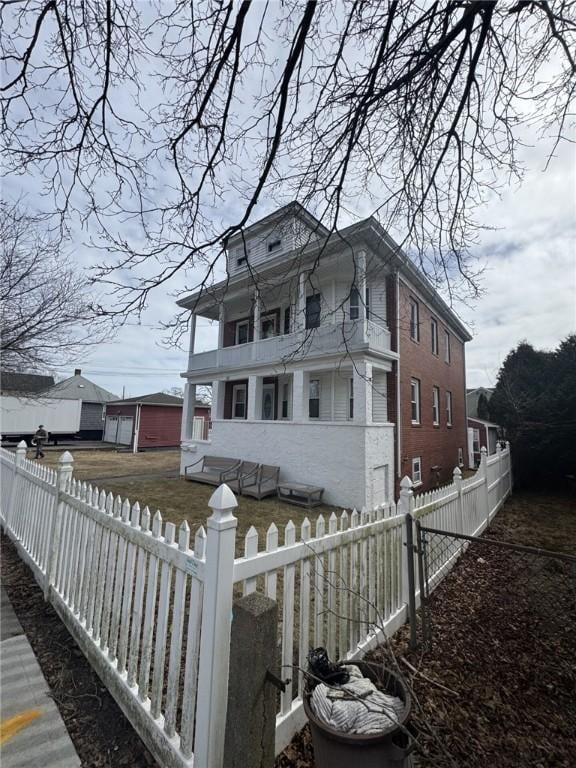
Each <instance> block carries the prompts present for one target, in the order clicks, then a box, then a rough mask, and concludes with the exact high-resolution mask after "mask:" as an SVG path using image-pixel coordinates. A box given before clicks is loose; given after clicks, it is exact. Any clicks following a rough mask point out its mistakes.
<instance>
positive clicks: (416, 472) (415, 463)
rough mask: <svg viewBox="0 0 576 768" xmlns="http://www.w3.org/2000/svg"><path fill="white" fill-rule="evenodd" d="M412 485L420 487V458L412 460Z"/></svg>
mask: <svg viewBox="0 0 576 768" xmlns="http://www.w3.org/2000/svg"><path fill="white" fill-rule="evenodd" d="M412 485H422V458H421V457H420V456H416V457H415V458H413V459H412Z"/></svg>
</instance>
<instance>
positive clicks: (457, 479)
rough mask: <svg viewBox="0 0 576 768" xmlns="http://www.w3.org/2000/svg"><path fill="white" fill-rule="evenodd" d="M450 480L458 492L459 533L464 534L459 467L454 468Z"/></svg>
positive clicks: (462, 494) (462, 493) (460, 472)
mask: <svg viewBox="0 0 576 768" xmlns="http://www.w3.org/2000/svg"><path fill="white" fill-rule="evenodd" d="M452 479H453V481H454V485H455V487H456V491H457V492H458V520H459V522H460V533H465V532H466V531H465V530H464V525H465V520H464V492H463V491H462V471H461V469H460V467H454V472H453V473H452Z"/></svg>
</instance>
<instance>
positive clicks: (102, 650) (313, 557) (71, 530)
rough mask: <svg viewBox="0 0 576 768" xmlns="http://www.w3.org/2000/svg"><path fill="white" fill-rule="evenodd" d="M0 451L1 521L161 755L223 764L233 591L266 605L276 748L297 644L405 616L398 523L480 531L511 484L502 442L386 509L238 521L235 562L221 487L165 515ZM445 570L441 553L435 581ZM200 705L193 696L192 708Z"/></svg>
mask: <svg viewBox="0 0 576 768" xmlns="http://www.w3.org/2000/svg"><path fill="white" fill-rule="evenodd" d="M72 462H73V459H72V456H70V454H68V453H65V454H64V455H63V456H62V457H61V458H60V464H59V470H58V472H54V471H52V470H50V469H47V468H46V467H43V466H42V465H39V464H37V463H35V462H32V461H29V460H27V459H26V458H25V448H23V447H19V450H18V451H17V454H14V453H11V452H9V451H7V450H5V449H0V466H1V478H0V479H1V482H2V488H1V494H0V519H1V522H2V526H3V528H4V530H5V531H6V532H7V533H8V535H9V536H10V537H11V538H12V540H13V541H14V542H15V544H16V546H17V548H18V551H19V553H20V555H21V557H22V558H23V560H24V561H25V562H26V563H27V564H28V565H29V567H30V568H31V569H32V571H33V573H34V575H35V577H36V579H37V581H38V583H39V584H40V586H41V587H42V588H43V590H44V593H45V596H46V599H47V600H49V601H50V602H51V603H52V604H53V605H54V607H55V609H56V610H57V612H58V614H59V615H60V617H61V619H62V621H63V622H64V623H65V625H66V626H67V628H68V629H69V631H70V632H71V634H72V635H73V637H74V638H75V640H76V642H77V643H78V645H79V646H80V647H81V648H82V650H83V652H84V653H85V655H86V656H87V658H88V660H89V661H90V663H91V664H92V665H93V667H94V668H95V669H96V671H97V672H98V674H99V675H100V677H101V678H102V680H103V681H104V683H105V684H106V686H107V687H108V689H109V690H110V692H111V694H112V695H113V696H114V698H115V699H116V701H117V702H118V704H119V705H120V706H121V708H122V709H123V711H124V712H125V714H126V715H127V717H128V718H129V720H130V721H131V722H132V724H133V725H134V727H135V729H136V730H137V731H138V733H139V734H140V736H141V738H142V739H143V740H144V741H145V743H146V744H147V745H148V747H149V748H150V750H151V751H152V753H153V754H154V755H155V757H156V759H157V760H158V761H159V763H160V764H161V765H164V766H177V767H178V768H184V766H187V767H191V766H192V764H194V765H195V766H196V768H221V766H222V760H223V750H224V731H225V729H224V723H225V722H226V707H227V690H228V663H229V654H230V625H231V613H232V601H233V597H234V595H238V594H242V593H243V594H248V593H250V592H253V591H255V590H261V591H263V592H264V593H265V594H267V595H268V596H269V597H271V598H272V599H274V600H276V601H277V602H278V607H279V636H280V638H281V664H282V677H283V678H284V679H286V680H289V681H290V682H289V683H288V684H287V686H286V690H285V692H284V693H282V695H281V696H280V702H279V711H278V714H277V721H276V724H277V725H276V750H277V752H278V751H280V750H281V749H283V748H284V746H286V744H287V743H288V742H289V741H290V739H291V738H292V736H293V734H294V733H295V732H296V731H297V730H298V729H299V728H300V727H301V726H302V725H303V724H304V721H305V718H304V711H303V706H302V690H303V676H302V671H301V670H302V669H303V668H305V665H306V664H305V659H306V654H307V652H308V650H309V648H311V647H315V646H325V647H326V648H327V649H328V652H329V654H330V656H331V657H333V658H349V659H352V658H358V657H360V656H362V655H363V654H364V653H365V652H366V651H367V650H368V649H370V648H371V647H373V646H375V645H376V644H377V643H378V642H379V641H380V640H381V639H382V638H383V637H384V635H386V636H389V635H391V634H392V633H393V632H394V631H395V630H396V629H397V628H398V627H399V626H401V625H402V624H403V623H404V622H405V621H406V618H407V603H408V583H407V567H408V565H407V558H406V548H405V547H404V546H403V544H404V543H405V536H406V520H407V519H409V518H407V517H406V515H407V513H411V514H412V516H413V517H414V518H416V519H420V520H422V521H423V522H425V524H426V525H428V526H431V527H437V528H444V529H447V530H453V531H460V532H464V533H469V534H478V533H479V532H481V531H482V530H483V529H484V528H485V527H486V525H487V524H488V523H489V520H490V519H491V518H492V517H493V516H494V515H495V514H496V512H497V510H498V508H499V507H500V505H501V504H502V503H503V501H504V499H505V498H506V496H507V495H508V493H509V492H510V490H511V485H512V476H511V468H510V450H509V448H507V449H506V450H504V451H500V450H499V451H498V453H497V454H496V455H495V456H492V457H490V458H488V459H487V457H486V455H485V453H484V454H483V455H482V462H481V466H480V468H479V470H478V472H477V473H476V474H475V475H474V476H473V477H471V478H469V479H467V480H462V478H461V475H460V470H455V473H454V482H453V483H452V484H451V485H449V486H447V487H445V488H441V489H438V490H436V491H432V492H430V493H424V494H422V495H420V496H414V494H413V491H412V487H411V486H412V484H411V482H410V480H409V479H408V478H404V480H403V481H402V490H401V494H400V499H399V501H398V504H395V503H393V502H392V503H390V504H387V505H383V506H380V507H378V508H377V509H375V510H372V511H366V510H362V511H360V512H358V511H356V510H353V511H352V512H348V511H343V512H342V513H340V514H339V515H336V514H335V513H334V514H332V515H331V516H330V518H329V519H328V520H326V519H325V518H324V516H322V515H320V516H319V517H318V518H317V520H316V521H314V525H312V524H311V523H310V521H309V520H308V519H305V520H304V521H303V522H302V524H301V526H300V529H299V530H297V529H296V527H295V526H294V524H293V523H292V522H289V523H288V524H287V525H286V526H285V527H284V530H283V535H282V541H280V532H279V531H278V529H277V527H276V525H275V524H274V523H272V524H271V525H270V527H269V529H268V532H267V534H266V536H265V537H264V538H263V540H260V538H259V535H258V532H257V531H256V529H255V528H253V527H252V528H250V530H249V531H248V533H247V534H246V537H245V541H244V556H243V557H239V558H235V556H234V553H235V543H236V525H237V520H236V518H235V517H234V515H233V511H234V508H235V506H236V500H235V498H234V495H233V494H232V492H231V491H230V490H229V489H228V488H227V487H226V486H221V487H220V488H219V489H218V490H217V491H216V492H215V493H214V495H213V496H212V498H211V500H210V506H211V508H212V515H211V517H210V518H209V519H208V520H207V523H206V531H205V530H204V528H203V527H201V528H200V529H199V530H198V532H197V533H196V535H195V539H194V550H191V549H190V548H189V544H190V531H189V528H188V525H187V523H185V522H184V523H182V525H181V526H180V528H179V529H178V531H176V529H175V526H174V525H173V524H172V523H166V524H165V525H163V522H162V518H161V515H160V513H159V512H156V514H155V515H154V516H153V517H151V513H150V511H149V510H148V508H147V507H146V508H144V509H143V510H141V509H140V507H139V505H138V503H135V504H130V502H129V501H128V500H127V499H125V500H122V499H120V498H119V497H116V498H114V497H113V496H112V495H111V494H106V493H105V491H103V490H99V489H97V488H93V487H92V486H90V485H87V484H86V483H81V482H78V481H76V480H74V478H73V477H72ZM449 567H451V562H445V563H440V565H439V569H438V572H437V576H438V577H440V576H441V575H442V574H443V573H444V572H446V571H447V570H448V568H449ZM197 703H198V706H197Z"/></svg>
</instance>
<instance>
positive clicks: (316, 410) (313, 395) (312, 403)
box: [308, 379, 320, 419]
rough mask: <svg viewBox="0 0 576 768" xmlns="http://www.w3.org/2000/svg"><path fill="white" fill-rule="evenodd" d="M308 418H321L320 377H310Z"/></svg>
mask: <svg viewBox="0 0 576 768" xmlns="http://www.w3.org/2000/svg"><path fill="white" fill-rule="evenodd" d="M308 418H310V419H318V418H320V379H310V384H309V389H308Z"/></svg>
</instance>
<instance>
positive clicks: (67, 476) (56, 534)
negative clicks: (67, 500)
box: [44, 451, 74, 600]
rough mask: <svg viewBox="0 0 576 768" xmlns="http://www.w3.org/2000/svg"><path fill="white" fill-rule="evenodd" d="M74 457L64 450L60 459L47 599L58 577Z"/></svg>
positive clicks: (51, 528) (50, 549)
mask: <svg viewBox="0 0 576 768" xmlns="http://www.w3.org/2000/svg"><path fill="white" fill-rule="evenodd" d="M73 464H74V457H73V456H72V454H71V453H69V452H68V451H64V453H63V454H62V456H60V458H59V459H58V474H57V477H56V488H55V493H54V509H53V512H52V524H51V527H50V531H49V533H48V560H47V562H46V580H45V581H44V599H45V600H47V599H48V596H49V593H50V586H51V585H52V584H54V580H55V578H56V566H57V565H58V548H59V546H60V533H61V531H62V516H63V514H64V501H63V500H62V498H61V495H62V493H63V492H64V491H65V490H66V488H67V487H68V484H69V483H70V481H71V480H72V468H73Z"/></svg>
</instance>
